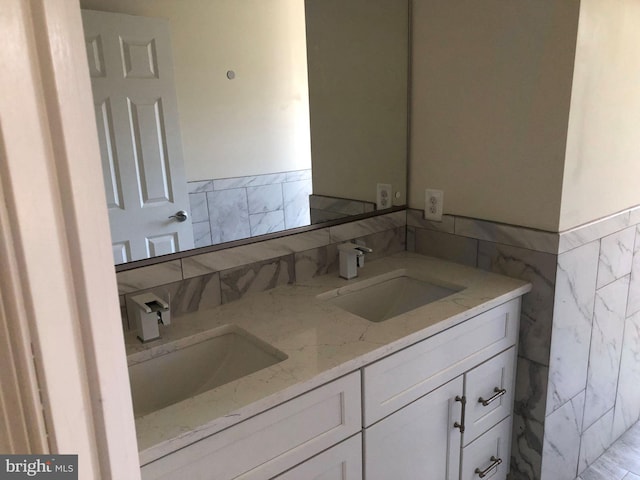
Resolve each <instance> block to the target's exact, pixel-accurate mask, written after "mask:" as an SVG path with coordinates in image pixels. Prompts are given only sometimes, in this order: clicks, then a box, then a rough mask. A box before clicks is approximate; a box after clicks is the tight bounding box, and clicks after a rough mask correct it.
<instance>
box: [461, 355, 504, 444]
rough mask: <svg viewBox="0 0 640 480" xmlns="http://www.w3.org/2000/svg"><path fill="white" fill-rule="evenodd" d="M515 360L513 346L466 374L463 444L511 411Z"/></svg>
mask: <svg viewBox="0 0 640 480" xmlns="http://www.w3.org/2000/svg"><path fill="white" fill-rule="evenodd" d="M515 362H516V349H515V347H512V348H510V349H509V350H507V351H505V352H502V353H501V354H500V355H497V356H495V357H493V358H492V359H491V360H489V361H487V362H485V363H483V364H482V365H479V366H477V367H476V368H474V369H473V370H471V371H470V372H469V373H467V374H466V376H465V379H466V383H465V394H466V396H467V415H466V417H467V418H466V421H465V426H466V430H465V432H464V436H463V443H464V445H467V444H468V443H470V442H472V441H473V440H475V439H476V438H477V437H478V436H480V435H482V434H483V433H484V432H486V431H487V430H489V429H490V428H491V427H493V426H494V425H495V424H497V423H498V422H500V421H501V420H503V419H505V418H507V417H508V416H509V415H511V410H512V407H513V389H514V387H515V385H514V383H515V375H514V367H515Z"/></svg>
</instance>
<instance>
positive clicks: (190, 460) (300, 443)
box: [142, 372, 362, 480]
mask: <svg viewBox="0 0 640 480" xmlns="http://www.w3.org/2000/svg"><path fill="white" fill-rule="evenodd" d="M360 405H361V399H360V373H359V372H355V373H351V374H349V375H347V376H345V377H342V378H339V379H337V380H334V381H333V382H330V383H328V384H326V385H323V386H321V387H318V388H316V389H315V390H311V391H310V392H307V393H305V394H303V395H300V396H299V397H296V398H294V399H292V400H289V401H287V402H285V403H282V404H280V405H278V406H276V407H274V408H272V409H270V410H267V411H266V412H263V413H261V414H259V415H256V416H255V417H252V418H250V419H248V420H245V421H244V422H241V423H239V424H237V425H234V426H232V427H230V428H228V429H226V430H223V431H221V432H218V433H216V434H215V435H212V436H210V437H207V438H205V439H203V440H200V441H198V442H196V443H193V444H191V445H189V446H187V447H185V448H183V449H181V450H178V451H176V452H173V453H172V454H170V455H167V456H166V457H163V458H160V459H158V460H156V461H154V462H152V463H149V464H147V465H145V466H144V467H142V478H143V480H160V479H161V480H175V479H179V478H182V479H188V480H231V479H242V480H265V479H270V478H273V477H275V476H276V475H279V474H280V473H282V472H285V471H286V470H288V469H290V468H291V467H293V466H295V465H298V464H300V463H301V462H303V461H304V460H306V459H308V458H310V457H312V456H314V455H316V454H318V453H320V452H323V451H324V450H326V449H328V448H329V447H332V446H333V445H336V444H338V443H339V442H341V441H342V440H344V439H346V438H348V437H350V436H353V435H355V434H357V433H359V432H360V430H361V428H362V421H361V410H360ZM285 478H286V477H285ZM311 478H313V477H311ZM320 478H323V477H320ZM328 478H331V477H328ZM338 478H339V477H338Z"/></svg>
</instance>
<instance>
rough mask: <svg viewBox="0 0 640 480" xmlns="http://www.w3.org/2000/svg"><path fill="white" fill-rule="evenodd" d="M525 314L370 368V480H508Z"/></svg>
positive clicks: (504, 315)
mask: <svg viewBox="0 0 640 480" xmlns="http://www.w3.org/2000/svg"><path fill="white" fill-rule="evenodd" d="M519 307H520V303H519V300H513V301H511V302H508V303H506V304H504V305H501V306H499V307H496V308H494V309H492V310H490V311H488V312H485V313H483V314H481V315H478V316H477V317H474V318H472V319H470V320H468V321H466V322H463V323H461V324H459V325H457V326H455V327H453V328H450V329H449V330H445V331H444V332H442V333H440V334H438V335H435V336H433V337H430V338H428V339H426V340H424V341H422V342H419V343H417V344H415V345H413V346H411V347H408V348H406V349H404V350H402V351H400V352H398V353H395V354H393V355H390V356H389V357H386V358H383V359H382V360H379V361H378V362H376V363H374V364H372V365H370V366H368V367H365V368H364V371H363V405H364V420H365V427H366V428H365V429H364V445H365V447H364V462H365V478H366V480H387V479H393V480H405V479H406V480H414V479H416V478H425V479H437V480H458V479H459V478H462V479H463V480H470V479H478V478H492V479H493V480H497V479H504V478H506V473H507V472H508V469H509V442H510V429H511V412H512V406H513V388H514V364H515V361H516V357H515V355H516V348H515V344H516V342H517V331H518V324H519V321H518V320H519V319H518V316H519ZM460 465H462V467H460ZM480 474H482V476H480Z"/></svg>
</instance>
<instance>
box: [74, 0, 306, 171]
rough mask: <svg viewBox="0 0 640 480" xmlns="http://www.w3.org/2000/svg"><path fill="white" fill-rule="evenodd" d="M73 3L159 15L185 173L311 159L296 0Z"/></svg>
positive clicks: (302, 163) (296, 165) (299, 165)
mask: <svg viewBox="0 0 640 480" xmlns="http://www.w3.org/2000/svg"><path fill="white" fill-rule="evenodd" d="M81 5H82V8H89V9H94V10H104V11H110V12H120V13H128V14H132V15H143V16H150V17H163V18H167V19H169V22H170V28H171V40H172V44H173V49H174V51H173V59H174V64H175V76H176V90H177V96H178V109H179V113H180V124H181V128H182V139H183V151H184V158H185V169H186V173H187V179H188V180H199V179H209V178H225V177H234V176H243V175H256V174H263V173H273V172H281V171H287V170H297V169H306V168H310V167H311V159H310V141H309V102H308V86H307V67H306V65H307V62H306V42H305V24H304V0H269V1H264V0H81ZM227 70H234V71H235V72H236V78H235V80H228V79H227V77H226V72H227ZM194 71H195V72H197V75H193V74H192V73H190V72H194Z"/></svg>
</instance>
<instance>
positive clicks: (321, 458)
mask: <svg viewBox="0 0 640 480" xmlns="http://www.w3.org/2000/svg"><path fill="white" fill-rule="evenodd" d="M300 479H305V480H362V435H361V434H358V435H355V436H353V437H351V438H349V439H348V440H345V441H344V442H342V443H339V444H338V445H336V446H335V447H331V448H330V449H329V450H327V451H325V452H322V453H321V454H320V455H316V456H315V457H313V458H311V459H309V460H307V461H306V462H304V463H302V464H300V465H298V466H297V467H295V468H292V469H291V470H289V471H288V472H286V473H283V474H282V475H279V476H277V477H276V478H275V479H274V480H300Z"/></svg>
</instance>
